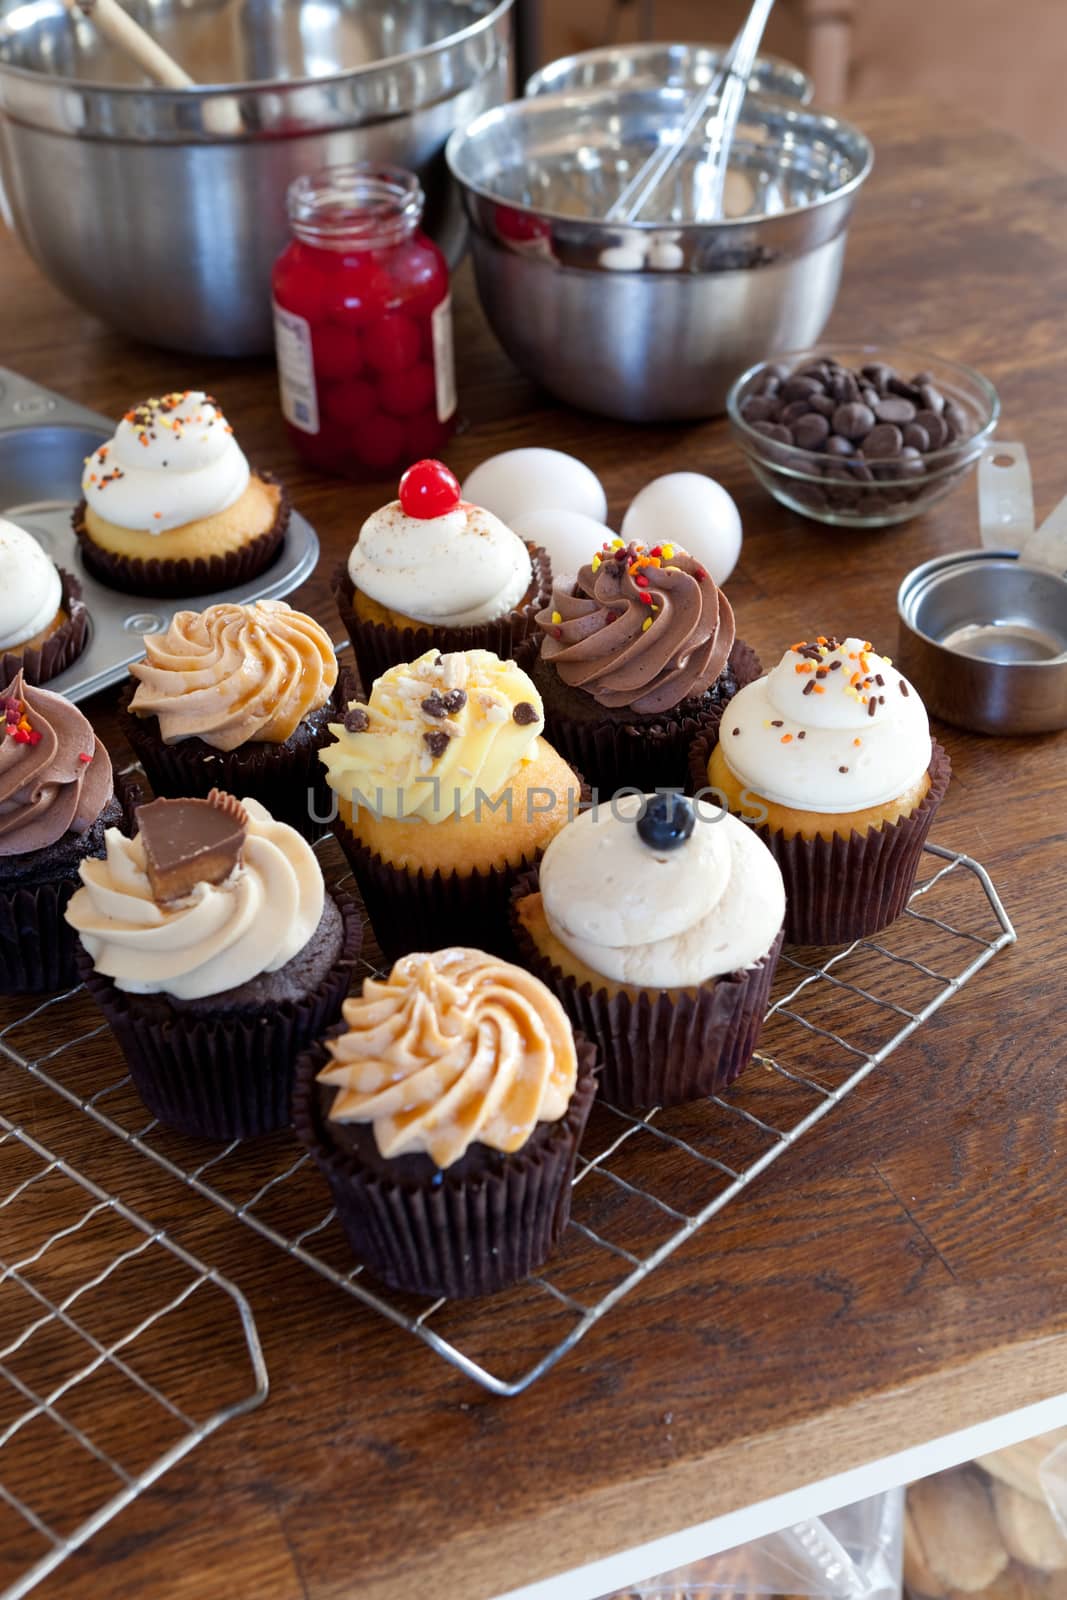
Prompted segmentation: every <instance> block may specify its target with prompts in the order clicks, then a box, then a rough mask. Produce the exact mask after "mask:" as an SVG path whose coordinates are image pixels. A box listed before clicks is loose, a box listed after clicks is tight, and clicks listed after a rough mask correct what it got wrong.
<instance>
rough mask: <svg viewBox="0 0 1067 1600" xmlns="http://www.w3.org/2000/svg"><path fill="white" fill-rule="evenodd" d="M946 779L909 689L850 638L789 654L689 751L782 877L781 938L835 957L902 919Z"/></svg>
mask: <svg viewBox="0 0 1067 1600" xmlns="http://www.w3.org/2000/svg"><path fill="white" fill-rule="evenodd" d="M950 772H951V766H950V764H949V759H948V756H947V755H946V754H945V752H944V750H943V749H942V748H941V746H940V745H939V744H938V743H937V742H936V741H935V740H932V739H931V737H930V725H929V722H928V720H927V716H926V709H925V707H924V706H923V703H922V701H921V699H920V698H919V696H918V695H917V694H916V692H915V690H914V689H913V688H912V686H911V684H910V683H908V681H907V679H906V678H903V677H902V676H901V674H900V673H899V672H898V671H897V670H896V668H895V667H894V666H893V665H892V664H891V663H890V661H889V658H888V657H887V656H880V655H878V654H877V652H876V651H875V650H874V648H873V646H872V645H871V644H870V643H869V642H866V641H864V640H863V639H853V638H849V639H845V640H844V641H843V642H841V641H839V640H837V639H828V638H824V637H822V636H820V637H819V638H818V639H816V640H815V641H814V643H812V644H807V643H801V644H794V645H792V646H790V648H789V649H788V650H787V651H786V653H785V655H784V656H783V657H782V659H781V661H780V662H779V663H778V665H777V666H776V667H775V668H774V670H773V671H772V672H769V673H768V674H767V676H766V677H764V678H760V679H759V681H758V682H756V683H752V684H749V685H748V686H747V687H746V688H744V689H742V690H741V691H740V692H739V693H738V694H737V695H736V696H735V698H734V699H733V700H732V701H731V702H730V704H729V705H728V706H727V707H726V708H725V709H724V712H723V715H722V717H721V720H720V721H719V723H718V726H717V728H716V729H713V730H710V731H708V732H706V733H705V734H704V735H703V736H702V738H700V739H699V740H698V741H697V742H696V744H695V745H694V748H693V753H692V770H691V783H692V785H693V786H694V789H700V788H702V787H703V786H704V785H705V784H710V785H711V787H712V788H713V789H714V790H715V792H716V794H717V796H718V797H719V798H720V799H721V801H722V803H723V804H725V805H728V806H729V808H730V810H731V811H734V812H736V813H737V814H738V815H739V816H742V817H744V818H745V819H746V820H747V821H749V822H750V823H751V824H752V825H753V826H754V827H755V829H756V831H757V833H758V835H759V837H760V838H761V839H762V840H763V842H764V843H765V844H766V845H767V846H768V848H769V849H770V850H771V852H772V854H773V855H774V858H775V860H776V861H777V862H778V865H779V866H780V867H781V869H782V874H783V876H784V878H785V888H786V897H787V901H788V910H787V913H786V938H787V939H790V940H791V941H793V943H795V944H844V943H847V942H848V941H849V940H852V939H862V938H863V937H864V936H866V935H867V934H872V933H877V932H878V930H879V929H880V928H884V927H886V926H887V925H888V924H889V923H890V922H892V921H893V920H894V918H896V917H899V916H900V914H901V912H902V911H903V910H904V907H905V905H906V904H907V901H908V896H909V895H910V893H911V890H912V887H913V885H914V883H915V874H916V872H917V870H918V865H919V857H920V855H921V854H922V848H923V845H924V843H925V842H926V836H927V834H928V833H929V831H930V824H931V822H932V821H933V818H934V813H935V811H936V810H937V808H938V806H939V805H940V804H941V801H942V799H943V798H944V794H945V790H946V788H947V787H948V780H949V775H950Z"/></svg>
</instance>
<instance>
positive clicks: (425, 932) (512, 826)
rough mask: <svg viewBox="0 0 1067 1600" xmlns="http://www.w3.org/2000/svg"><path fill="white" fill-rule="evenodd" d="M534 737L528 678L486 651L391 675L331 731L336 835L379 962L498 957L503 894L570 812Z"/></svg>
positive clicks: (568, 774)
mask: <svg viewBox="0 0 1067 1600" xmlns="http://www.w3.org/2000/svg"><path fill="white" fill-rule="evenodd" d="M543 728H544V717H543V714H542V709H541V699H540V696H539V695H538V693H537V690H536V689H535V688H534V686H533V684H532V683H531V682H530V680H529V678H528V677H527V676H526V674H525V673H524V672H522V671H521V670H520V669H519V668H518V667H517V666H516V665H515V663H514V662H513V661H501V660H499V659H498V658H497V657H496V656H495V655H492V654H491V653H490V652H489V651H488V650H469V651H466V652H462V653H453V654H449V655H441V654H440V652H439V651H437V650H428V651H427V652H426V653H425V655H422V656H420V657H419V659H418V660H417V661H413V662H410V663H406V664H404V665H401V666H396V667H391V668H390V669H389V671H388V672H386V673H383V675H382V676H381V677H380V678H379V679H378V680H377V682H376V683H375V685H374V687H373V689H372V690H371V694H370V698H369V700H367V701H365V702H364V701H358V700H353V701H352V702H351V703H350V704H349V706H348V708H347V710H346V711H345V714H344V720H343V722H340V723H337V724H331V726H330V732H331V733H332V734H333V735H334V737H335V741H336V742H335V743H333V744H330V745H327V746H326V747H325V748H324V749H323V750H321V751H320V753H319V755H320V759H321V761H322V762H323V764H324V766H325V768H326V775H327V782H328V783H329V786H330V788H331V789H332V790H333V792H334V794H335V795H336V797H337V818H336V824H335V827H336V831H337V834H338V837H339V839H340V841H341V844H342V846H343V848H344V850H345V852H346V854H347V855H348V858H349V860H350V861H351V863H352V867H353V870H354V871H355V875H356V881H357V882H358V884H359V887H360V890H361V892H362V895H363V900H364V904H365V905H366V908H367V912H368V915H369V916H370V919H371V922H372V924H373V926H374V931H375V933H376V934H377V936H378V942H379V944H380V945H381V947H382V949H383V950H384V951H385V953H386V955H387V956H389V957H390V958H395V957H397V956H399V955H403V954H406V953H407V952H408V951H410V950H414V949H418V948H420V947H422V948H425V947H426V946H427V944H431V945H433V944H436V943H438V942H440V943H449V944H452V943H455V942H456V941H457V940H459V941H461V942H462V943H463V944H468V945H472V946H476V947H484V948H487V949H494V950H495V949H500V948H504V949H507V948H508V936H507V901H508V894H509V891H510V887H511V884H512V883H513V881H514V879H515V876H516V874H517V873H519V872H522V871H523V870H525V869H526V868H528V867H530V866H532V865H533V864H534V863H535V862H536V861H537V860H538V859H539V857H540V855H541V853H542V851H543V850H544V848H545V846H546V845H547V844H548V842H549V840H550V839H551V838H553V836H554V835H555V834H556V833H558V831H559V829H560V828H561V827H563V825H564V823H565V822H566V821H567V820H568V817H571V816H574V815H575V814H576V812H577V809H578V805H579V800H580V791H581V784H580V780H579V778H578V777H577V775H576V774H575V773H574V772H572V770H571V769H570V767H568V766H567V764H566V762H564V761H563V760H561V758H560V757H559V756H558V755H557V754H556V752H555V750H553V749H552V747H551V745H549V744H547V743H546V742H545V740H544V739H543V738H542V737H541V733H542V729H543Z"/></svg>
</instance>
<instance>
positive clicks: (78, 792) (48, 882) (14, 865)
mask: <svg viewBox="0 0 1067 1600" xmlns="http://www.w3.org/2000/svg"><path fill="white" fill-rule="evenodd" d="M0 718H2V722H0V994H38V993H41V992H42V991H44V990H49V989H63V988H67V987H69V985H71V984H73V983H75V982H76V981H77V968H76V964H75V952H76V948H77V940H76V939H75V937H74V935H73V933H72V932H71V930H70V929H69V928H68V927H67V925H66V923H65V922H64V920H63V912H64V909H65V907H66V904H67V901H68V900H69V899H70V897H71V895H72V894H73V893H74V891H75V889H76V888H77V886H78V868H79V867H80V866H81V864H82V863H83V862H84V861H85V860H86V858H87V857H89V856H97V855H100V854H101V853H102V851H103V848H104V830H105V829H106V828H110V827H114V826H115V824H116V823H118V822H119V821H121V818H122V809H121V807H120V805H119V803H118V801H117V800H116V799H115V794H114V786H113V783H112V777H111V760H110V758H109V756H108V753H107V751H106V750H105V749H104V746H103V745H102V744H100V743H99V741H98V740H97V738H96V736H95V734H94V733H93V730H92V728H91V727H90V726H89V723H88V721H87V720H86V718H85V717H84V716H83V715H82V713H81V712H80V711H79V710H78V708H77V707H76V706H72V705H71V703H70V701H69V700H64V699H63V696H62V695H58V694H52V693H51V691H50V690H48V689H39V688H35V687H33V686H31V685H28V684H27V683H26V681H25V679H24V677H23V675H22V673H21V672H20V673H16V674H15V677H14V678H13V679H12V680H11V682H10V683H9V684H8V686H7V688H6V689H5V690H4V692H3V694H2V695H0Z"/></svg>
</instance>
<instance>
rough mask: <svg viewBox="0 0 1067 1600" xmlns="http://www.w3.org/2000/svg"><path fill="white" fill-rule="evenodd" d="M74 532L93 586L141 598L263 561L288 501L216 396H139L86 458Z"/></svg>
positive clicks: (229, 577) (214, 581)
mask: <svg viewBox="0 0 1067 1600" xmlns="http://www.w3.org/2000/svg"><path fill="white" fill-rule="evenodd" d="M82 497H83V498H82V499H81V500H80V501H79V503H78V505H77V506H76V508H75V511H74V531H75V533H76V534H77V535H78V539H79V541H80V543H81V551H82V560H83V561H84V562H85V565H86V567H87V568H88V570H89V571H90V572H91V573H92V574H93V577H94V578H97V579H98V580H99V581H100V582H101V583H105V584H107V585H108V586H109V587H110V588H112V589H124V590H127V591H129V592H131V593H134V594H144V595H161V596H168V597H169V596H171V595H193V594H210V593H211V592H212V591H213V590H216V589H230V588H233V587H234V585H235V584H238V583H244V582H246V581H247V580H248V579H249V578H254V577H255V576H256V575H257V574H258V573H260V572H262V571H264V569H265V568H267V567H269V566H270V564H271V562H272V561H273V560H274V558H275V556H276V555H277V553H278V550H279V548H280V546H281V542H282V539H283V537H284V535H285V530H286V528H287V526H288V523H289V502H288V499H287V497H286V495H285V492H284V490H283V489H282V487H281V485H280V484H279V483H277V482H276V481H275V480H274V479H273V478H272V477H271V476H270V474H268V473H262V472H254V471H252V469H251V468H250V467H249V465H248V462H247V460H246V458H245V455H244V452H243V451H242V450H241V448H240V446H239V445H238V443H237V440H236V439H235V438H234V435H233V429H232V428H231V427H230V425H229V423H228V422H227V421H226V418H225V417H224V416H223V414H222V412H221V411H220V409H219V406H218V403H217V401H215V400H213V399H212V398H211V396H210V395H206V394H203V393H201V391H200V390H199V389H185V390H182V391H178V392H176V393H174V394H167V395H164V396H163V398H162V399H161V400H145V401H143V402H142V403H141V404H140V405H137V406H134V407H133V409H132V410H131V411H127V413H126V415H125V416H124V417H123V419H122V421H121V422H120V423H119V425H118V427H117V429H116V430H115V436H114V438H113V439H111V440H110V441H109V442H108V443H107V444H103V445H101V446H100V448H99V450H96V451H94V452H93V454H92V455H91V456H89V457H88V458H87V459H86V462H85V470H84V472H83V474H82Z"/></svg>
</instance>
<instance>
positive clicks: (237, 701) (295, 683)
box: [123, 600, 339, 838]
mask: <svg viewBox="0 0 1067 1600" xmlns="http://www.w3.org/2000/svg"><path fill="white" fill-rule="evenodd" d="M144 646H145V658H144V660H143V661H135V662H134V663H133V665H132V666H131V667H130V673H131V676H132V677H133V678H134V679H135V684H136V686H135V688H134V690H133V692H132V694H129V695H128V696H127V699H126V702H125V710H124V713H123V729H124V732H125V734H126V736H127V738H128V739H129V741H130V744H131V745H132V746H133V749H134V752H135V754H136V755H137V757H138V759H139V760H140V762H141V764H142V766H143V767H144V769H145V772H146V773H147V774H148V778H149V781H150V783H151V785H152V788H153V790H154V791H155V793H156V794H157V795H170V796H175V797H186V796H200V797H203V796H204V795H207V794H208V793H209V792H210V791H211V790H212V789H215V788H218V789H224V790H226V791H227V792H228V793H230V794H242V795H251V796H252V798H253V799H255V800H259V801H260V802H261V803H262V804H263V805H265V806H266V807H267V808H268V810H269V811H270V812H271V815H272V816H273V817H274V819H275V820H276V821H278V822H287V823H289V824H290V826H291V827H294V828H299V829H300V831H301V832H302V833H304V834H305V835H306V836H308V837H311V838H314V837H315V836H316V835H317V834H318V833H321V832H322V829H323V824H322V821H321V819H322V818H323V817H325V816H326V815H327V813H328V810H329V796H328V793H327V789H326V782H325V777H324V775H323V771H322V767H321V764H320V762H319V759H318V752H319V749H320V748H321V746H322V745H323V744H325V743H326V741H327V740H328V739H329V737H330V734H329V729H328V724H329V723H330V722H331V721H336V719H337V716H338V713H339V706H338V702H337V700H336V698H335V695H334V689H335V686H336V684H337V657H336V655H335V654H334V649H333V645H332V644H331V642H330V637H329V635H328V634H327V632H326V630H325V629H324V628H321V627H320V626H319V624H318V623H317V622H315V621H314V619H313V618H311V617H308V616H305V615H304V613H303V612H301V611H294V610H293V609H292V607H291V606H289V605H287V604H286V602H285V601H284V600H257V601H255V602H254V603H253V604H252V605H247V606H242V605H231V604H228V603H224V604H221V605H216V606H208V607H207V608H206V609H205V610H203V611H178V612H176V613H175V615H174V617H173V618H172V620H171V623H170V626H169V627H168V628H167V630H166V632H165V633H159V634H148V635H146V637H145V641H144Z"/></svg>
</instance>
